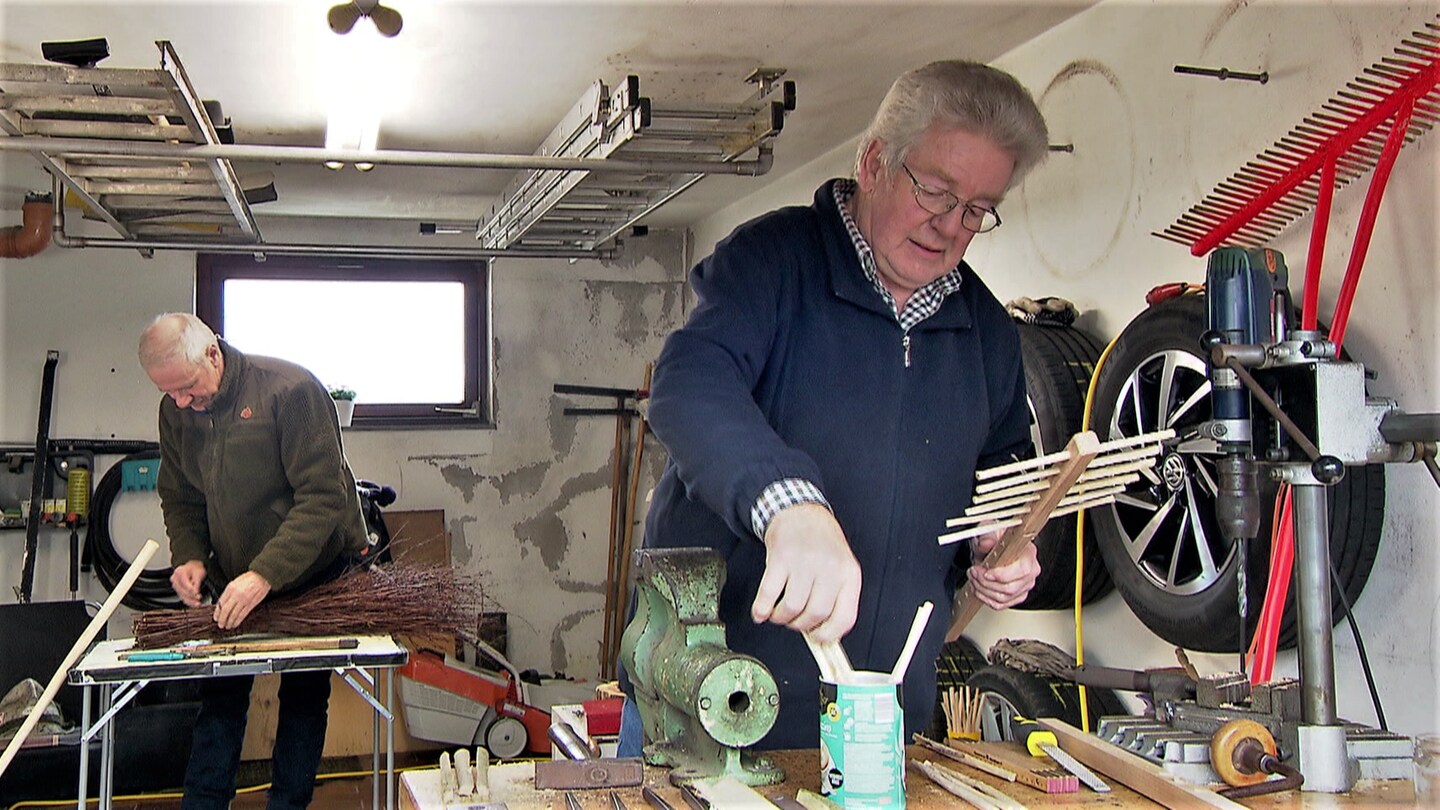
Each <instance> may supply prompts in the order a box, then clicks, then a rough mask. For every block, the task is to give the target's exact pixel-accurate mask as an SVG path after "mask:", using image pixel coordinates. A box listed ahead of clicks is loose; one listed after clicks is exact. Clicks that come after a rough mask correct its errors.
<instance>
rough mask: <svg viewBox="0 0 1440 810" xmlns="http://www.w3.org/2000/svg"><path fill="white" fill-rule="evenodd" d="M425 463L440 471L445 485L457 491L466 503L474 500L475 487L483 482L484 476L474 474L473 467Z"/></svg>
mask: <svg viewBox="0 0 1440 810" xmlns="http://www.w3.org/2000/svg"><path fill="white" fill-rule="evenodd" d="M425 463H426V464H429V465H430V466H432V467H435V468H436V469H438V470H440V477H441V478H444V479H445V483H447V484H449V485H450V486H452V487H454V488H455V489H457V490H459V491H460V494H461V495H462V496H464V498H465V502H466V503H470V502H471V501H473V500H475V487H476V486H478V485H479V484H480V482H481V481H483V480H485V476H483V475H481V474H479V473H477V472H475V470H474V468H473V467H466V466H461V465H459V464H440V463H436V462H432V461H426V462H425Z"/></svg>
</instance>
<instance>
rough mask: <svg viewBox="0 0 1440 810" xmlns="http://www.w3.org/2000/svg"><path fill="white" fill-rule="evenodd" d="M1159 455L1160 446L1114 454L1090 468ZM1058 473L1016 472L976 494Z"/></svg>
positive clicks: (1050, 469) (980, 486) (981, 487)
mask: <svg viewBox="0 0 1440 810" xmlns="http://www.w3.org/2000/svg"><path fill="white" fill-rule="evenodd" d="M1159 454H1160V449H1159V446H1158V445H1157V446H1155V447H1153V448H1150V447H1140V448H1138V449H1132V450H1123V451H1120V452H1112V453H1109V454H1107V455H1105V456H1100V457H1098V458H1096V459H1095V460H1094V461H1092V462H1091V463H1090V468H1091V469H1092V470H1098V469H1103V468H1105V467H1110V466H1113V465H1116V464H1128V463H1130V462H1132V461H1137V460H1140V459H1147V458H1154V457H1155V456H1157V455H1159ZM1057 471H1058V468H1057V467H1053V466H1051V467H1046V468H1042V469H1038V470H1024V471H1020V472H1016V473H1014V474H1012V475H1011V476H1010V477H1008V478H1006V479H1004V480H999V481H996V480H991V481H987V482H985V483H983V484H977V485H976V486H975V494H976V495H984V494H987V493H991V492H998V491H1000V490H1004V489H1006V488H1008V487H1013V486H1017V485H1020V484H1028V483H1030V482H1032V481H1045V480H1046V479H1048V478H1051V477H1053V476H1054V475H1055V474H1056V472H1057ZM976 477H977V478H978V477H979V475H978V474H977V475H976Z"/></svg>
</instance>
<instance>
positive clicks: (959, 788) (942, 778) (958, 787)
mask: <svg viewBox="0 0 1440 810" xmlns="http://www.w3.org/2000/svg"><path fill="white" fill-rule="evenodd" d="M910 763H911V764H912V765H914V766H915V767H917V768H919V769H920V772H921V773H923V774H925V775H926V776H928V777H930V781H932V782H934V783H935V784H937V785H939V786H940V787H941V788H943V789H944V790H945V792H947V793H949V794H950V795H952V796H955V797H956V798H958V799H962V800H964V801H965V802H967V803H969V804H970V805H971V806H972V807H976V808H978V810H1001V806H1000V803H999V802H996V801H995V800H994V798H993V797H991V796H990V795H988V794H986V793H983V792H981V791H979V790H976V789H975V788H973V787H970V786H969V785H967V784H965V783H963V782H961V781H960V780H958V779H951V778H950V777H949V776H948V775H947V771H946V770H945V769H942V768H941V767H940V766H938V765H936V764H934V763H933V762H926V761H924V760H920V759H911V760H910Z"/></svg>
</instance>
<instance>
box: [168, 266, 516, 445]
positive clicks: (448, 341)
mask: <svg viewBox="0 0 1440 810" xmlns="http://www.w3.org/2000/svg"><path fill="white" fill-rule="evenodd" d="M488 282H489V276H488V267H487V266H486V264H485V263H484V262H477V261H428V260H400V259H372V258H356V259H350V258H321V257H287V256H267V258H266V261H264V262H257V261H255V260H253V259H252V258H251V257H250V256H248V255H235V256H231V255H219V254H202V255H201V256H200V257H199V258H198V260H197V270H196V314H197V315H199V316H200V318H201V319H202V320H204V321H205V322H206V323H208V324H209V325H210V326H211V328H213V329H214V330H215V331H216V333H218V334H220V335H221V336H222V337H224V338H225V340H226V341H227V342H229V343H230V344H231V345H233V346H235V347H236V348H237V349H240V350H241V351H243V352H245V353H246V354H258V355H267V356H271V357H281V358H284V359H286V360H290V361H292V362H295V363H298V364H300V365H302V366H304V367H305V368H307V369H309V370H310V371H311V372H312V373H314V374H315V376H316V377H319V378H320V381H321V382H322V383H324V384H325V385H326V386H327V387H329V388H349V389H353V390H354V391H355V392H356V398H355V421H354V424H355V425H356V426H358V427H367V426H368V427H382V426H406V425H415V426H438V425H444V424H468V425H475V424H477V423H484V422H486V421H487V420H486V414H487V413H488V408H487V407H486V405H487V403H486V402H485V401H484V399H485V393H484V392H485V391H486V388H487V386H486V385H485V383H484V381H485V380H487V379H488V375H487V374H486V373H485V370H486V369H488V368H489V357H488V353H487V352H486V345H487V338H486V335H487V334H488V329H487V328H486V320H487V316H488V313H487V312H485V302H486V301H488V300H489V295H488V291H487V285H488Z"/></svg>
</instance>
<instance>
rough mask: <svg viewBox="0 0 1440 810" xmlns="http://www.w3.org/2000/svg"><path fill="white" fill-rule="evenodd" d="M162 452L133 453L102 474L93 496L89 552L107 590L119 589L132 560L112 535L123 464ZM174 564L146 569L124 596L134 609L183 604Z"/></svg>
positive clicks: (155, 458) (156, 457) (156, 456)
mask: <svg viewBox="0 0 1440 810" xmlns="http://www.w3.org/2000/svg"><path fill="white" fill-rule="evenodd" d="M159 460H160V453H159V452H158V451H154V450H147V451H142V452H139V453H132V454H130V455H128V456H125V457H124V458H123V459H121V460H120V461H119V462H117V463H115V464H112V465H110V469H108V470H106V471H105V474H104V475H103V476H101V477H100V482H99V483H98V484H96V485H95V492H94V493H93V494H92V495H91V496H90V523H89V525H88V526H87V527H86V529H85V553H86V556H87V557H88V558H89V560H90V564H91V566H92V567H93V568H94V571H95V578H96V579H98V580H100V584H101V585H104V586H105V590H107V591H113V590H115V585H116V584H117V583H118V582H119V581H120V577H121V576H122V575H123V574H124V573H125V569H126V568H127V567H129V565H130V561H129V560H127V559H125V558H124V557H122V556H121V555H120V552H119V551H118V550H117V549H116V548H115V543H114V541H113V540H112V539H111V537H110V508H111V506H112V505H114V503H115V498H116V497H117V496H119V494H120V484H121V480H122V479H121V476H122V472H123V470H122V466H123V465H124V463H125V462H127V461H159ZM171 570H172V569H170V568H168V567H167V568H164V569H162V570H153V569H146V570H145V571H143V572H142V573H141V574H140V578H139V579H137V580H136V581H135V585H134V586H133V587H132V588H131V589H130V592H129V593H128V594H126V595H125V598H124V599H123V600H121V601H122V602H123V604H124V605H125V606H126V607H128V608H130V609H132V610H161V609H167V608H178V607H183V605H182V603H181V602H180V597H178V596H176V595H175V589H174V588H172V587H170V571H171Z"/></svg>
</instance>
